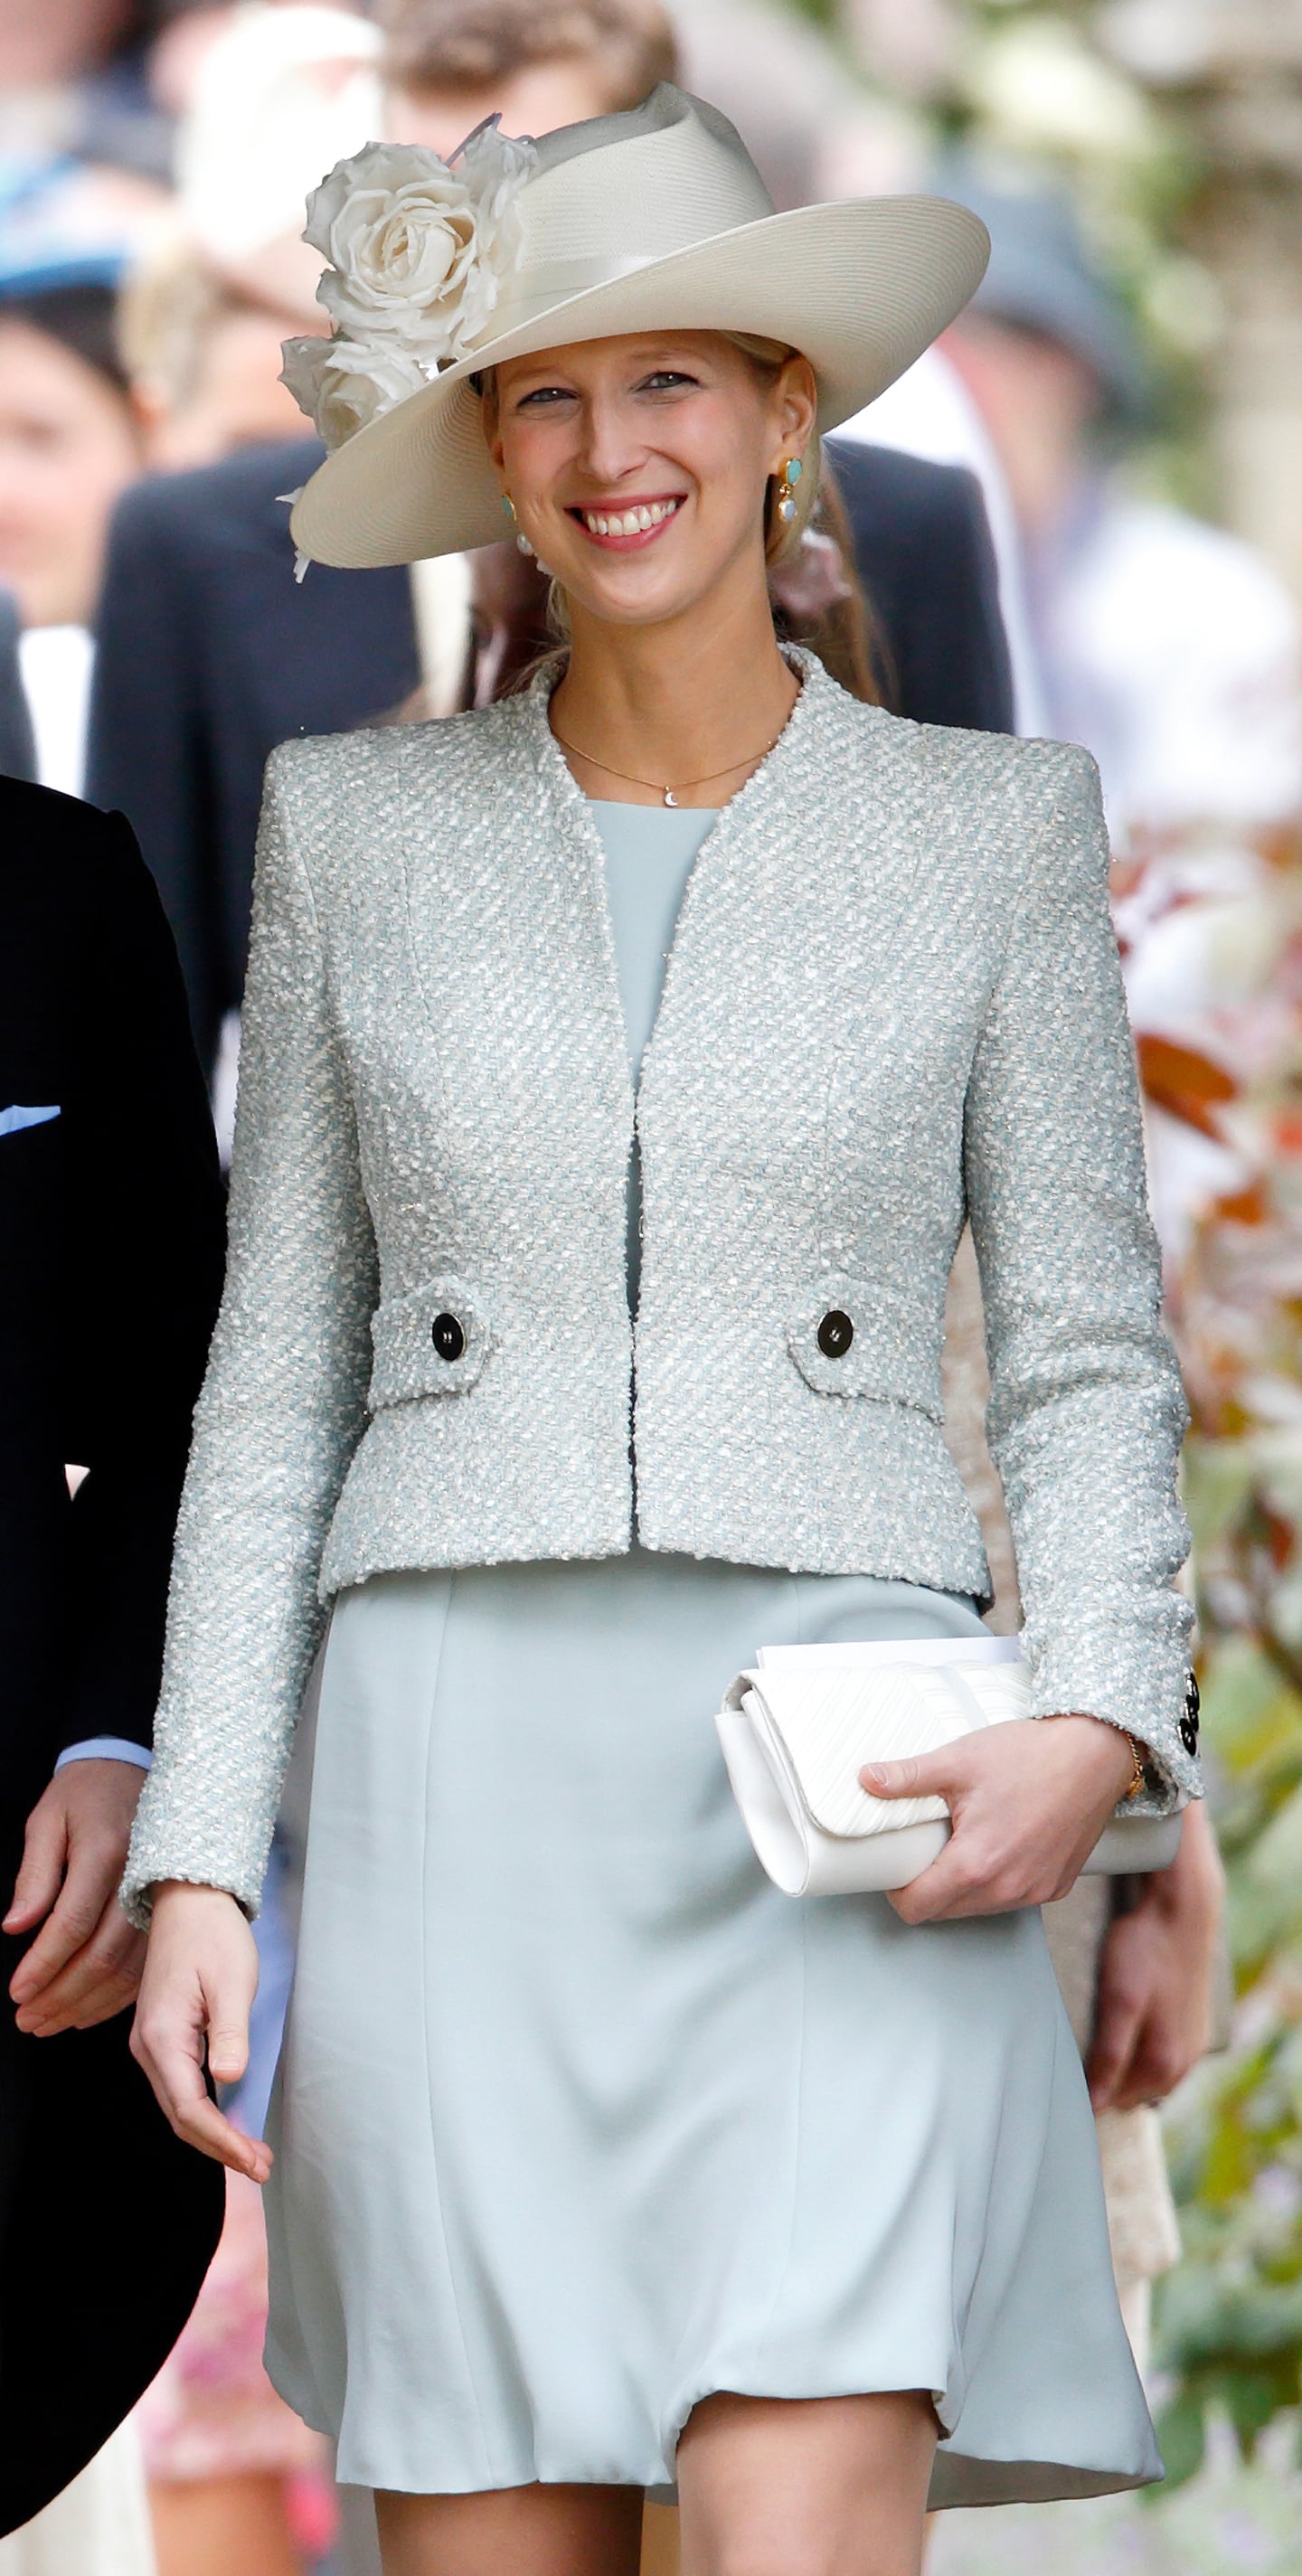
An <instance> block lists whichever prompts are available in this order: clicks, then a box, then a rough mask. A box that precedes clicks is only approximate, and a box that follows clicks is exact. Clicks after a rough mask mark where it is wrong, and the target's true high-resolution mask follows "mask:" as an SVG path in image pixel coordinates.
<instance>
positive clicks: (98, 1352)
mask: <svg viewBox="0 0 1302 2576" xmlns="http://www.w3.org/2000/svg"><path fill="white" fill-rule="evenodd" d="M83 810H84V809H83ZM95 821H96V824H97V826H98V828H99V831H100V832H101V833H102V843H103V846H102V862H101V864H100V865H99V866H97V868H96V869H95V870H94V872H93V875H92V878H91V884H92V886H93V888H94V891H93V892H92V894H91V897H90V907H89V919H88V921H87V925H86V929H87V943H86V961H87V962H86V970H85V979H84V986H83V993H84V1000H83V1008H82V1013H81V1019H80V1030H79V1041H80V1042H79V1049H78V1063H77V1066H76V1068H75V1077H74V1080H73V1082H72V1084H71V1085H70V1086H69V1090H68V1098H67V1106H66V1109H65V1116H66V1117H67V1119H68V1135H67V1144H68V1148H69V1155H70V1169H69V1185H68V1201H67V1204H68V1210H69V1225H70V1232H71V1241H70V1246H69V1258H68V1260H67V1263H66V1268H65V1310H64V1314H63V1318H62V1336H63V1340H62V1347H63V1352H64V1356H65V1371H64V1395H65V1401H66V1407H67V1411H66V1420H65V1424H64V1455H65V1457H66V1458H67V1459H68V1461H69V1462H70V1463H73V1464H76V1465H78V1466H84V1467H87V1468H88V1469H89V1470H90V1472H89V1474H88V1475H87V1477H86V1479H85V1481H84V1483H83V1484H82V1486H81V1488H80V1490H79V1492H78V1494H77V1498H76V1501H75V1502H74V1504H73V1507H72V1512H71V1515H70V1530H71V1562H70V1565H69V1570H68V1571H69V1579H68V1586H67V1600H68V1604H69V1615H70V1618H71V1621H72V1627H73V1633H72V1636H71V1638H70V1641H69V1642H70V1646H71V1659H70V1667H69V1688H68V1692H67V1697H66V1701H65V1706H64V1709H63V1712H62V1718H61V1726H60V1739H61V1747H62V1746H66V1745H68V1744H74V1743H79V1742H82V1741H84V1740H85V1739H86V1738H87V1737H89V1736H93V1735H101V1734H108V1735H122V1736H127V1737H130V1738H133V1739H134V1740H135V1741H137V1742H139V1743H143V1744H147V1743H148V1742H149V1741H150V1736H151V1730H152V1724H153V1714H154V1706H155V1702H156V1700H157V1695H158V1679H159V1671H160V1666H161V1660H162V1638H163V1625H164V1614H165V1608H166V1599H167V1583H168V1575H169V1571H170V1566H171V1554H172V1537H173V1530H174V1526H175V1521H176V1511H177V1504H178V1502H179V1499H180V1491H181V1482H182V1478H183V1475H184V1472H185V1462H186V1456H187V1452H188V1448H189V1440H190V1419H191V1414H192V1412H193V1408H194V1403H195V1399H196V1396H197V1394H198V1391H199V1386H200V1383H201V1381H202V1377H203V1371H204V1365H205V1361H206V1357H207V1350H208V1342H209V1339H210V1336H211V1333H212V1327H213V1322H214V1320H215V1316H216V1311H217V1303H218V1300H219V1297H220V1294H221V1281H222V1265H223V1234H224V1214H223V1201H222V1189H221V1179H220V1174H219V1171H218V1165H217V1151H216V1145H215V1141H214V1138H213V1131H212V1120H211V1116H210V1114H209V1109H208V1100H207V1094H206V1092H205V1089H204V1084H203V1079H202V1076H201V1074H200V1071H199V1065H198V1061H197V1058H196V1056H195V1051H194V1044H193V1041H192V1039H191V1036H190V1029H189V1021H188V1015H187V1011H186V1002H185V994H184V991H183V988H182V984H181V977H180V974H179V971H178V968H177V961H176V950H175V947H174V945H173V941H172V936H171V933H170V931H169V929H168V926H167V923H166V921H165V919H164V917H163V910H162V906H161V904H160V902H159V898H158V894H157V891H156V889H155V887H154V884H153V882H152V880H151V878H150V875H149V872H148V870H147V869H146V868H145V866H144V865H143V862H142V860H141V857H140V854H139V851H138V849H137V848H136V845H135V842H134V840H133V838H132V835H131V833H130V831H129V829H128V827H127V825H126V824H125V822H124V821H123V819H122V817H121V815H110V816H108V817H105V818H103V820H102V822H101V820H100V818H99V817H96V818H95Z"/></svg>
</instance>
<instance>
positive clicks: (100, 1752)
mask: <svg viewBox="0 0 1302 2576" xmlns="http://www.w3.org/2000/svg"><path fill="white" fill-rule="evenodd" d="M69 1762H135V1763H137V1764H138V1765H139V1767H140V1769H141V1770H142V1771H152V1770H153V1767H154V1757H153V1754H152V1753H151V1752H150V1750H149V1747H148V1745H147V1744H133V1743H132V1741H131V1738H130V1736H129V1735H88V1736H87V1738H86V1741H85V1743H84V1744H70V1745H69V1746H68V1748H67V1750H66V1752H63V1753H61V1754H60V1755H59V1759H58V1761H57V1762H56V1763H55V1766H54V1767H55V1770H56V1771H62V1770H63V1768H64V1766H65V1764H66V1763H69Z"/></svg>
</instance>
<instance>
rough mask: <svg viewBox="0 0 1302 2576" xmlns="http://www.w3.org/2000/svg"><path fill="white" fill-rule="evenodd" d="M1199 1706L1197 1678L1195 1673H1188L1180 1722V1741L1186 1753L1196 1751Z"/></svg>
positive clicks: (1200, 1701) (1199, 1696) (1200, 1704)
mask: <svg viewBox="0 0 1302 2576" xmlns="http://www.w3.org/2000/svg"><path fill="white" fill-rule="evenodd" d="M1201 1706H1202V1699H1201V1695H1200V1693H1199V1689H1198V1676H1197V1674H1196V1673H1190V1674H1189V1675H1188V1676H1187V1678H1186V1681H1185V1686H1184V1716H1183V1717H1182V1718H1181V1720H1180V1741H1181V1743H1182V1744H1183V1746H1184V1749H1185V1751H1186V1753H1196V1752H1197V1750H1198V1711H1199V1709H1200V1708H1201Z"/></svg>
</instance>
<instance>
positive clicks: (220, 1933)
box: [131, 1879, 272, 2182]
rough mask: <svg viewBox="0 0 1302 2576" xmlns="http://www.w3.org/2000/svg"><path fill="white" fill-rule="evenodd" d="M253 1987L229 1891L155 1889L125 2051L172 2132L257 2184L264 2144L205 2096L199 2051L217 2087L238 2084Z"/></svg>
mask: <svg viewBox="0 0 1302 2576" xmlns="http://www.w3.org/2000/svg"><path fill="white" fill-rule="evenodd" d="M257 1990H258V1952H257V1945H256V1943H255V1941H254V1938H253V1933H252V1930H251V1928H250V1925H249V1923H248V1921H247V1919H246V1917H245V1916H244V1914H242V1913H241V1911H240V1908H239V1906H238V1905H237V1904H236V1902H235V1899H234V1897H233V1896H228V1895H226V1893H225V1892H224V1890H223V1889H221V1888H218V1887H191V1886H188V1885H187V1884H186V1883H185V1882H184V1881H183V1880H181V1879H167V1880H165V1881H164V1882H163V1883H162V1884H161V1885H160V1886H158V1887H156V1888H155V1890H154V1919H153V1922H152V1924H151V1926H150V1932H149V1950H148V1954H147V1956H146V1959H145V1973H144V1976H143V1978H142V1980H141V1985H140V2001H139V2003H138V2004H137V2006H136V2018H135V2026H134V2028H133V2030H132V2033H131V2049H132V2054H133V2056H134V2057H136V2058H137V2059H138V2060H139V2062H140V2064H141V2065H142V2066H143V2068H144V2070H145V2073H146V2075H147V2076H148V2077H149V2081H150V2083H151V2084H152V2085H153V2088H154V2091H155V2093H156V2094H157V2096H158V2099H159V2101H160V2103H161V2104H162V2107H163V2109H164V2111H165V2112H166V2113H167V2116H168V2119H169V2120H170V2121H171V2124H172V2127H173V2128H174V2129H175V2131H176V2134H177V2136H178V2138H185V2139H187V2140H188V2142H189V2144H190V2145H191V2146H192V2147H198V2148H199V2150H200V2152H201V2154H203V2155H205V2156H213V2157H215V2158H216V2161H217V2162H218V2164H223V2165H229V2166H230V2167H231V2170H232V2172H234V2173H242V2174H248V2175H249V2177H250V2179H251V2180H252V2181H253V2182H265V2181H266V2179H267V2176H268V2174H269V2173H270V2171H271V2162H272V2158H271V2149H270V2147H268V2146H266V2145H265V2144H264V2143H263V2141H262V2139H261V2138H246V2137H245V2136H244V2134H243V2131H242V2130H240V2129H237V2128H236V2127H235V2126H234V2124H233V2123H232V2122H231V2121H230V2120H228V2119H227V2118H226V2117H225V2115H224V2113H223V2112H221V2111H219V2110H218V2108H217V2105H216V2103H215V2102H213V2101H211V2100H210V2099H209V2096H208V2088H207V2086H206V2084H205V2082H204V2057H205V2053H206V2056H207V2061H208V2068H209V2072H210V2073H211V2075H212V2076H213V2078H214V2081H215V2082H216V2083H218V2084H234V2083H237V2082H238V2081H239V2078H240V2076H241V2075H242V2074H243V2073H244V2069H245V2067H246V2066H247V2064H248V2057H249V2008H250V2006H251V2004H252V2002H253V1998H254V1996H255V1994H256V1993H257Z"/></svg>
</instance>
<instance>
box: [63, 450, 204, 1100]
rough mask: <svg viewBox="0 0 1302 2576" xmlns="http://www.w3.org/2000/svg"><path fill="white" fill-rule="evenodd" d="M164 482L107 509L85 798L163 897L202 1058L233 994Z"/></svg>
mask: <svg viewBox="0 0 1302 2576" xmlns="http://www.w3.org/2000/svg"><path fill="white" fill-rule="evenodd" d="M179 524H180V523H179V522H178V520H177V517H176V514H175V512H172V511H169V509H168V507H167V495H166V489H165V486H160V485H159V484H158V483H156V482H146V483H141V484H138V485H137V486H136V487H135V489H134V490H133V491H130V492H128V493H126V494H125V495H124V497H123V499H122V500H121V501H120V502H119V503H118V506H117V509H116V511H115V513H114V518H113V526H112V530H111V533H110V537H109V547H108V557H107V562H106V565H105V572H104V585H103V589H102V592H101V595H100V607H99V615H98V619H97V624H96V645H97V649H96V656H95V679H94V686H93V690H92V696H91V712H90V737H89V744H88V750H87V770H86V793H87V795H88V797H89V798H90V800H91V802H92V804H95V805H100V806H102V807H104V808H105V810H106V811H112V810H113V809H115V808H116V809H117V810H118V811H120V812H121V813H123V814H125V815H126V817H127V820H128V822H129V823H130V824H131V827H132V829H133V831H134V832H135V834H136V836H137V839H138V840H139V843H140V847H141V850H142V851H143V853H144V857H145V861H146V864H147V866H148V868H149V870H150V873H151V875H152V876H153V879H154V882H155V884H156V885H157V887H158V889H159V892H160V894H161V895H162V898H163V907H164V910H165V912H166V915H167V918H168V920H169V922H170V923H171V926H172V931H173V935H174V937H175V940H176V947H177V954H178V956H179V958H180V961H181V972H182V975H183V977H184V981H185V989H186V992H187V994H188V996H189V1002H190V1011H191V1017H192V1021H193V1025H194V1030H195V1034H196V1038H197V1040H198V1042H199V1044H200V1046H201V1048H202V1049H203V1051H204V1054H205V1057H207V1055H208V1054H209V1053H210V1052H211V1049H212V1046H213V1043H214V1041H215V1033H216V1029H217V1027H218V1025H219V1023H220V1020H221V1016H222V1013H223V1011H224V1010H226V1009H227V1008H229V1007H230V1006H231V1004H232V1001H233V999H234V998H236V997H234V996H231V995H228V994H226V993H225V992H223V991H221V990H219V989H218V984H217V980H216V979H217V974H218V961H219V959H220V956H221V939H220V933H219V928H218V916H219V912H220V905H221V893H220V887H219V884H218V869H219V853H218V850H217V846H216V831H215V824H214V799H213V794H212V781H211V765H212V764H211V750H210V746H209V743H208V741H207V738H206V725H205V715H204V705H203V688H202V679H201V674H200V672H199V670H198V668H197V667H196V661H195V636H194V612H193V606H192V603H191V602H190V600H189V598H188V596H187V582H186V566H185V561H184V555H183V552H182V550H181V548H180V546H179V544H178V543H177V541H176V540H177V536H178V529H179Z"/></svg>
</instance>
